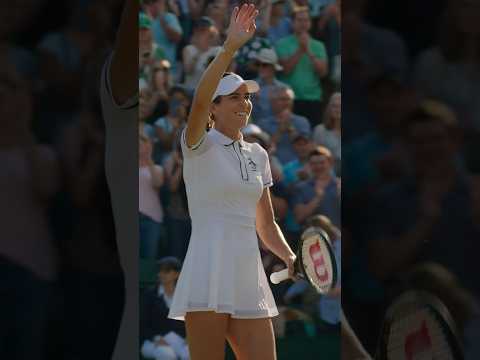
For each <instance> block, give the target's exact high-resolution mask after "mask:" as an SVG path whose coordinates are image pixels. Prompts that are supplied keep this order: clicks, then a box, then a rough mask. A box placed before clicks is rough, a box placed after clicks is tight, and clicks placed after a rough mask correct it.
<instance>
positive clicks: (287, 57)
mask: <svg viewBox="0 0 480 360" xmlns="http://www.w3.org/2000/svg"><path fill="white" fill-rule="evenodd" d="M292 16H293V31H294V34H293V35H290V36H288V37H286V38H283V39H281V40H280V41H279V42H278V43H277V44H276V46H275V49H276V51H277V54H278V56H279V57H280V64H282V66H283V76H281V77H280V80H282V81H285V82H286V83H287V84H289V85H290V86H291V87H292V89H293V91H294V92H295V112H296V113H298V114H300V115H302V116H305V117H307V118H308V120H309V121H310V123H311V124H312V125H314V124H318V123H319V122H320V121H321V119H320V118H319V115H318V114H319V112H320V110H321V107H322V100H323V89H322V85H321V82H320V79H321V78H323V77H325V76H326V75H327V73H328V61H327V53H326V50H325V46H324V45H323V43H322V42H321V41H318V40H315V39H313V38H312V37H311V36H310V34H309V31H310V28H311V25H312V23H311V20H310V14H309V11H308V7H299V8H296V9H294V12H293V15H292Z"/></svg>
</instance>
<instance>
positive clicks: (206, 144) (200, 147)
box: [180, 127, 211, 158]
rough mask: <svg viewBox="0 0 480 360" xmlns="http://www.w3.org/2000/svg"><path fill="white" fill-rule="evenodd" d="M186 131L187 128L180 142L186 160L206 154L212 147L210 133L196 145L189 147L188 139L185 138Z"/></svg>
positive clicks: (205, 133) (205, 134) (184, 129)
mask: <svg viewBox="0 0 480 360" xmlns="http://www.w3.org/2000/svg"><path fill="white" fill-rule="evenodd" d="M186 129H187V128H186V127H185V128H183V130H182V135H181V141H180V144H181V147H182V153H183V156H184V157H186V158H192V157H195V156H199V155H201V154H203V153H205V152H206V151H207V150H208V149H209V148H210V146H211V141H210V139H209V136H208V133H207V132H206V131H205V132H204V134H203V136H202V138H201V139H200V140H199V141H198V142H197V143H196V144H195V145H193V146H188V145H187V139H186V137H185V136H186Z"/></svg>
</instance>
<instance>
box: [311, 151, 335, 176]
mask: <svg viewBox="0 0 480 360" xmlns="http://www.w3.org/2000/svg"><path fill="white" fill-rule="evenodd" d="M308 164H309V166H310V170H311V171H312V174H313V176H314V178H316V179H319V178H322V177H325V176H327V175H329V174H330V172H331V170H332V167H333V163H332V159H330V158H328V157H327V156H325V155H313V156H310V158H309V159H308Z"/></svg>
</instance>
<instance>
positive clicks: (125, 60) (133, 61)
mask: <svg viewBox="0 0 480 360" xmlns="http://www.w3.org/2000/svg"><path fill="white" fill-rule="evenodd" d="M138 12H139V1H138V0H125V7H124V9H123V14H122V20H121V23H120V28H119V30H118V32H117V38H116V41H115V51H114V55H113V58H112V63H111V66H110V79H111V87H112V88H111V90H112V96H113V98H114V100H115V102H116V103H117V104H124V103H125V102H126V101H127V100H129V99H131V98H132V97H133V96H135V94H136V93H137V92H138V55H137V54H138Z"/></svg>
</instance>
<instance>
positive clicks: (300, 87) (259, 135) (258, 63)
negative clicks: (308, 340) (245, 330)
mask: <svg viewBox="0 0 480 360" xmlns="http://www.w3.org/2000/svg"><path fill="white" fill-rule="evenodd" d="M241 3H242V2H241V1H240V4H241ZM255 4H256V6H257V8H258V9H259V12H260V13H259V16H258V18H257V24H256V25H257V30H256V34H255V36H254V38H253V39H251V40H250V41H249V42H248V43H247V44H246V45H245V46H244V47H242V48H241V49H240V50H239V51H238V52H237V54H236V56H235V59H234V61H233V62H232V63H231V64H230V66H229V69H228V70H229V71H233V72H236V73H238V74H239V75H240V76H242V77H243V78H246V79H255V80H256V81H257V82H258V83H259V85H260V91H259V92H258V93H257V94H254V96H253V97H252V102H253V111H252V115H251V118H250V121H249V124H248V125H247V126H246V127H245V128H244V129H243V130H242V132H243V136H244V140H245V141H247V142H257V143H259V144H260V145H261V146H262V147H264V148H265V149H266V150H267V152H268V154H269V157H270V164H271V169H272V176H273V182H274V185H273V186H272V187H271V188H270V189H271V193H272V203H273V207H274V211H275V215H276V218H277V222H278V223H279V224H280V226H281V228H282V230H283V232H284V234H285V235H286V237H287V240H288V242H289V243H290V245H291V246H292V248H293V249H296V246H297V243H298V240H299V237H300V235H301V233H302V231H303V230H304V229H305V228H306V227H307V225H308V224H310V223H311V222H312V221H313V222H315V219H316V218H317V217H319V216H320V220H319V219H316V221H317V222H318V223H319V224H320V225H321V226H322V227H325V228H326V230H327V231H328V233H329V234H330V235H331V240H332V242H333V243H334V246H335V248H336V249H337V255H338V260H340V253H341V251H340V250H341V245H340V244H341V241H340V239H341V233H340V215H341V214H340V199H341V186H340V176H341V136H340V135H341V134H340V130H341V93H340V64H341V61H340V27H341V21H340V1H335V0H311V1H305V0H295V1H293V0H289V1H287V0H273V1H267V0H259V1H255ZM235 5H239V3H238V2H237V1H228V0H214V1H204V0H197V1H195V0H188V1H186V0H185V1H181V0H180V1H174V0H143V1H142V3H141V11H140V13H139V67H140V69H139V74H140V76H139V95H140V109H139V114H140V116H139V121H140V124H139V140H140V141H139V146H140V149H139V156H140V158H139V179H140V180H139V199H140V202H139V216H140V244H139V246H140V253H141V258H142V261H144V262H148V261H150V262H156V261H160V263H161V264H164V263H165V262H167V263H175V259H177V260H178V261H180V262H182V261H183V260H184V258H185V255H186V252H187V249H188V243H189V237H190V231H191V228H190V219H189V214H188V202H187V198H186V193H185V184H184V181H183V178H182V152H181V149H180V143H179V136H180V134H181V131H182V130H183V128H184V127H185V124H186V121H187V119H188V113H189V107H190V103H191V100H192V97H193V94H194V91H195V87H196V84H197V83H198V81H199V79H200V78H201V76H202V74H203V72H204V71H205V69H206V67H207V66H208V64H209V63H210V61H211V60H212V59H213V58H214V57H215V56H216V54H217V53H218V51H219V50H220V49H221V45H222V43H223V40H224V38H225V32H226V26H227V25H228V19H229V14H230V13H231V11H232V9H233V6H235ZM259 245H260V250H261V254H262V259H263V262H264V267H265V270H266V272H267V275H269V274H270V273H271V272H273V271H276V270H279V269H281V268H283V267H284V264H282V263H281V261H280V260H279V259H278V258H276V257H275V256H274V255H273V254H272V253H270V252H269V251H268V250H267V249H266V248H265V246H264V245H263V244H262V243H261V242H259ZM169 271H170V273H171V274H172V276H178V274H177V275H175V274H176V271H175V269H174V266H171V265H170V266H164V265H162V266H160V272H159V281H158V282H157V284H156V285H155V289H156V290H155V291H154V293H155V294H157V302H156V304H157V305H158V306H157V307H155V306H152V299H151V293H150V292H147V294H150V295H145V297H146V302H145V303H143V304H144V305H143V311H142V319H143V322H144V325H142V326H141V329H143V330H144V332H143V334H142V336H141V337H142V339H141V344H142V346H143V347H142V353H143V355H144V356H145V357H147V358H155V356H156V355H155V353H154V352H152V347H151V346H152V342H153V344H154V345H155V341H157V343H156V344H157V348H158V349H159V351H162V352H164V351H165V347H168V345H169V343H170V342H171V341H170V340H169V339H168V337H169V336H167V339H166V341H165V339H164V338H163V337H162V336H163V335H166V334H169V333H170V332H171V331H174V329H172V328H170V327H169V325H170V326H172V324H171V323H169V322H164V321H163V320H161V319H158V322H159V323H160V322H162V324H163V325H165V327H164V328H161V326H159V328H157V332H158V333H156V334H155V335H157V336H159V337H157V338H155V339H156V340H155V339H154V338H152V336H151V331H148V329H149V327H151V326H152V320H151V317H152V316H153V314H154V313H157V314H158V311H159V310H160V309H162V311H163V317H164V318H166V316H167V313H168V303H169V299H170V295H165V291H164V289H165V285H164V284H163V283H162V281H161V278H162V276H163V277H165V272H169ZM291 285H292V283H291V282H286V283H283V284H280V285H272V289H273V292H274V296H275V299H276V302H277V305H278V307H279V309H280V311H281V315H280V317H279V318H278V319H274V326H275V332H276V335H277V336H278V337H283V336H285V335H287V336H288V332H289V328H288V325H285V324H286V323H288V322H287V321H285V319H286V318H289V319H292V318H293V319H303V320H305V319H307V320H308V321H305V323H306V324H307V326H306V327H305V328H306V329H307V330H306V333H305V334H307V333H308V334H310V335H312V336H314V334H315V332H317V331H328V330H331V331H336V330H338V323H339V318H340V286H338V287H337V288H336V289H335V290H334V291H332V293H331V294H330V295H329V296H328V297H324V298H322V300H320V298H319V297H318V296H317V295H315V294H313V293H312V290H311V289H310V288H309V287H308V286H305V284H303V283H301V282H300V283H298V284H296V286H295V287H292V288H291ZM292 314H293V315H292ZM308 329H309V330H308ZM177 333H178V331H177ZM339 334H340V333H339V331H338V336H339ZM160 335H161V336H160ZM180 335H182V334H180ZM183 336H184V334H183ZM170 347H171V349H170V350H172V351H173V352H172V351H170V354H171V357H168V356H167V355H163V356H165V359H170V358H171V359H175V358H177V357H178V358H182V359H183V358H184V357H185V356H186V355H185V354H184V353H182V350H179V351H180V352H179V351H174V350H175V347H176V345H175V341H173V342H172V344H171V346H170ZM157 358H158V359H160V358H162V359H163V357H161V356H160V355H158V357H157Z"/></svg>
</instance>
